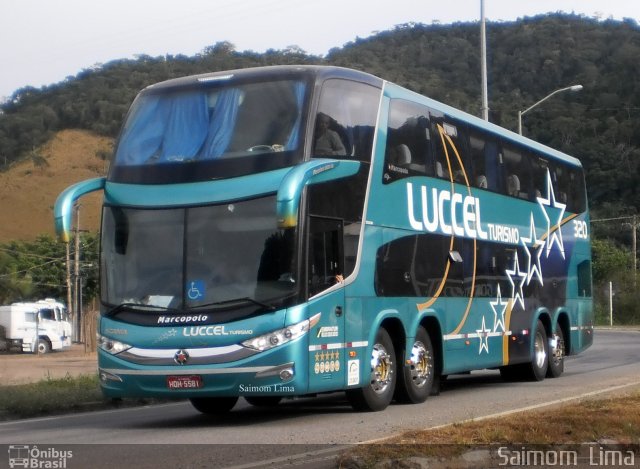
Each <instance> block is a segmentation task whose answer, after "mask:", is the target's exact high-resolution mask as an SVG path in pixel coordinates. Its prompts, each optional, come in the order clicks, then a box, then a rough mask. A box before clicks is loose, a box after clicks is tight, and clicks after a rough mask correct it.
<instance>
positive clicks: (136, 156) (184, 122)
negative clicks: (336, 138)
mask: <svg viewBox="0 0 640 469" xmlns="http://www.w3.org/2000/svg"><path fill="white" fill-rule="evenodd" d="M304 98H305V85H304V82H303V81H299V80H277V81H267V82H251V83H236V82H233V81H232V80H231V81H225V80H222V82H221V83H219V82H213V83H211V84H209V83H204V84H202V85H201V86H198V87H186V88H185V87H180V88H159V89H154V88H151V89H149V90H147V91H146V92H143V93H142V94H140V96H139V97H138V98H137V99H136V101H135V102H134V104H133V106H132V108H131V111H130V113H129V116H128V117H127V120H126V122H125V125H124V127H123V129H122V132H121V135H120V140H119V143H118V147H117V149H116V154H115V159H114V163H113V165H112V167H111V173H110V175H109V179H110V180H112V181H114V182H126V183H149V184H158V183H172V182H193V181H198V180H211V179H220V178H228V177H235V176H240V175H244V174H250V173H255V172H260V171H268V170H273V169H279V168H282V167H286V166H291V165H293V164H295V163H297V162H299V161H300V160H301V158H302V156H301V155H302V148H301V147H302V145H300V143H301V142H302V138H301V129H302V128H303V125H304V123H303V122H302V121H303V118H302V117H303V115H304V112H303V107H304Z"/></svg>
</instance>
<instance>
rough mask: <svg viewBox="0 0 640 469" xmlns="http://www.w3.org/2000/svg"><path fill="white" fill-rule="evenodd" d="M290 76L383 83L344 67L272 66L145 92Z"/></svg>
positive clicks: (180, 81) (191, 78) (173, 83)
mask: <svg viewBox="0 0 640 469" xmlns="http://www.w3.org/2000/svg"><path fill="white" fill-rule="evenodd" d="M287 75H291V76H301V75H302V76H305V75H306V76H313V77H316V78H320V79H323V80H324V79H328V78H344V79H348V80H355V81H360V82H363V83H368V84H370V85H373V86H377V87H378V88H382V85H383V83H384V81H383V80H382V79H381V78H378V77H376V76H373V75H371V74H369V73H365V72H360V71H358V70H353V69H350V68H344V67H334V66H325V65H272V66H267V67H252V68H241V69H237V70H225V71H219V72H212V73H204V74H201V75H191V76H187V77H181V78H174V79H171V80H167V81H163V82H160V83H156V84H153V85H149V86H148V87H147V88H145V90H150V89H153V90H156V89H162V88H173V87H182V86H193V85H198V84H205V83H211V82H217V81H224V80H228V79H231V78H235V79H242V80H245V79H246V80H251V79H252V78H259V79H269V78H271V77H273V78H276V77H277V78H283V77H286V76H287Z"/></svg>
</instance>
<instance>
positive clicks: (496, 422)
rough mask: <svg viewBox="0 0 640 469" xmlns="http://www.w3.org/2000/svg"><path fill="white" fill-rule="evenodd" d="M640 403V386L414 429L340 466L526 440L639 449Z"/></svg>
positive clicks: (363, 449)
mask: <svg viewBox="0 0 640 469" xmlns="http://www.w3.org/2000/svg"><path fill="white" fill-rule="evenodd" d="M638 409H640V392H637V391H636V392H632V393H630V394H629V395H626V396H620V397H608V398H602V399H590V400H584V401H580V402H576V403H573V404H566V405H563V406H559V407H553V408H548V409H540V410H535V411H528V412H521V413H514V414H512V415H510V416H508V417H501V418H495V419H488V420H482V421H478V422H466V423H456V424H453V425H449V426H446V427H442V428H438V429H433V430H418V431H409V432H405V433H403V434H401V435H398V436H395V437H393V438H390V439H388V440H385V441H384V442H378V443H376V444H365V445H361V446H357V447H355V448H354V449H351V450H348V451H347V452H345V453H344V454H343V455H342V457H341V459H340V461H339V466H340V467H357V468H361V469H364V468H370V467H375V466H376V464H378V463H379V462H380V461H385V460H386V461H394V463H397V466H389V467H405V466H403V465H402V462H401V461H402V460H406V459H407V458H409V457H431V458H446V459H448V458H452V457H455V456H459V455H460V454H461V453H463V452H465V451H468V450H469V449H472V448H477V447H483V446H490V445H508V444H524V443H526V444H528V445H562V444H581V443H593V442H598V441H603V440H608V441H615V442H616V443H618V444H621V445H635V448H636V451H637V448H638V446H637V445H640V412H638V411H637V410H638ZM384 467H386V466H384ZM406 467H411V466H406ZM452 467H455V466H452Z"/></svg>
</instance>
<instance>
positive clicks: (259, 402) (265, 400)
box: [244, 396, 282, 407]
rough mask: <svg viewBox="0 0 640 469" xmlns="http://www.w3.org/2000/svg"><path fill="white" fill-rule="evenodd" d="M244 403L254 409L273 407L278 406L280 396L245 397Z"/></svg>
mask: <svg viewBox="0 0 640 469" xmlns="http://www.w3.org/2000/svg"><path fill="white" fill-rule="evenodd" d="M244 400H245V401H247V402H248V403H249V404H251V405H252V406H255V407H275V406H277V405H278V404H280V401H281V400H282V397H281V396H245V398H244Z"/></svg>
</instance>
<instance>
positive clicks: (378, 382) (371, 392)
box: [347, 329, 397, 412]
mask: <svg viewBox="0 0 640 469" xmlns="http://www.w3.org/2000/svg"><path fill="white" fill-rule="evenodd" d="M370 364H371V374H370V378H369V383H368V384H367V385H366V386H365V387H363V388H358V389H349V390H347V399H348V400H349V403H350V404H351V406H352V407H353V408H354V409H355V410H359V411H366V412H371V411H373V412H376V411H379V410H384V409H385V408H386V407H387V406H388V405H389V403H390V402H391V399H392V398H393V393H394V391H395V387H396V368H397V365H396V360H395V352H394V349H393V342H391V337H389V333H388V332H387V331H386V330H385V329H379V330H378V333H377V334H376V339H375V342H374V344H373V347H372V349H371V360H370Z"/></svg>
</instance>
